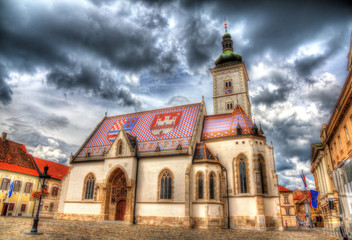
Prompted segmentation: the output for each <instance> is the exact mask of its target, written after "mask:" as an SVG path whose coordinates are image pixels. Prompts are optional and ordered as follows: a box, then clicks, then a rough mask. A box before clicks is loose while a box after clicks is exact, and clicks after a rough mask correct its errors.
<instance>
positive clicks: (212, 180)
mask: <svg viewBox="0 0 352 240" xmlns="http://www.w3.org/2000/svg"><path fill="white" fill-rule="evenodd" d="M209 199H215V174H214V173H210V175H209Z"/></svg>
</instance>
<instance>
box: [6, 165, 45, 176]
mask: <svg viewBox="0 0 352 240" xmlns="http://www.w3.org/2000/svg"><path fill="white" fill-rule="evenodd" d="M0 169H2V170H7V171H11V172H17V173H24V174H28V175H32V176H39V174H38V171H37V170H36V169H35V170H34V169H30V168H25V167H21V166H17V165H14V164H8V163H3V162H0Z"/></svg>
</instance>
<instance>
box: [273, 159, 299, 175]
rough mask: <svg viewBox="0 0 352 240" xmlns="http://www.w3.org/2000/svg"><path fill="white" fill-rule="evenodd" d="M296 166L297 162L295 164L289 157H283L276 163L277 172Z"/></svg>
mask: <svg viewBox="0 0 352 240" xmlns="http://www.w3.org/2000/svg"><path fill="white" fill-rule="evenodd" d="M295 168H296V164H294V163H293V162H291V161H290V160H288V159H281V161H279V162H277V164H276V171H277V172H281V171H285V170H289V169H295Z"/></svg>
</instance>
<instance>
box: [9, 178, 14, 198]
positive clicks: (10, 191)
mask: <svg viewBox="0 0 352 240" xmlns="http://www.w3.org/2000/svg"><path fill="white" fill-rule="evenodd" d="M14 183H15V181H12V183H11V184H10V189H9V196H8V198H10V197H11V195H12V190H13V184H14Z"/></svg>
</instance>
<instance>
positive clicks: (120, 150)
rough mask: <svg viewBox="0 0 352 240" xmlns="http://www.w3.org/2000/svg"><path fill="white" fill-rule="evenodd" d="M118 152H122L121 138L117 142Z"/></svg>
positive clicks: (119, 153)
mask: <svg viewBox="0 0 352 240" xmlns="http://www.w3.org/2000/svg"><path fill="white" fill-rule="evenodd" d="M117 154H118V155H121V154H122V140H121V139H120V140H119V141H118V143H117Z"/></svg>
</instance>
